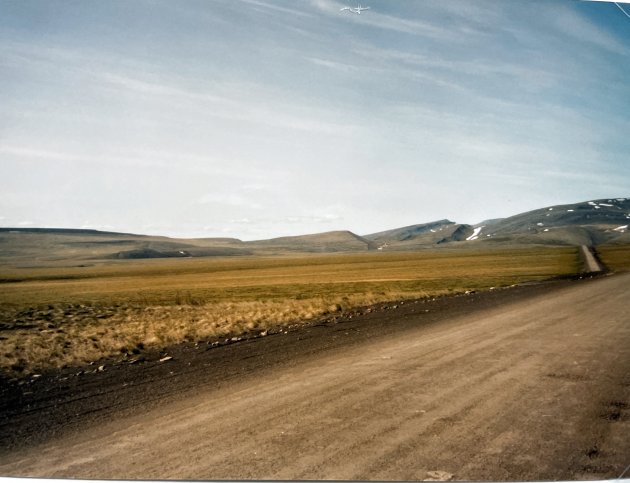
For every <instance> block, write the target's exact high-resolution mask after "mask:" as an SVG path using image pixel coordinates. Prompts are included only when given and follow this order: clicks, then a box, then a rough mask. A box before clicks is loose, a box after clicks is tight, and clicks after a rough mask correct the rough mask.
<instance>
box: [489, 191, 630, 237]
mask: <svg viewBox="0 0 630 483" xmlns="http://www.w3.org/2000/svg"><path fill="white" fill-rule="evenodd" d="M629 223H630V199H628V198H612V199H601V200H593V201H584V202H581V203H574V204H570V205H556V206H549V207H545V208H540V209H537V210H532V211H528V212H526V213H521V214H518V215H515V216H511V217H509V218H504V219H502V220H499V221H496V222H494V223H492V224H488V225H487V226H484V225H480V227H481V230H480V232H479V239H481V240H484V241H489V242H494V243H499V242H504V243H543V244H554V245H600V244H602V243H627V242H630V236H629V232H628V224H629Z"/></svg>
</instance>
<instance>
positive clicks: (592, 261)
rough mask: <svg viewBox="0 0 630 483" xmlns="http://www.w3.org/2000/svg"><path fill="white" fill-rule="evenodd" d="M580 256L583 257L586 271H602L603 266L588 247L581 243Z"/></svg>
mask: <svg viewBox="0 0 630 483" xmlns="http://www.w3.org/2000/svg"><path fill="white" fill-rule="evenodd" d="M580 249H581V250H582V256H583V257H584V264H585V265H586V271H587V272H589V273H599V272H603V271H604V267H602V266H601V264H600V263H599V262H598V261H597V259H596V258H595V257H594V256H593V253H592V252H591V250H590V248H589V247H587V246H586V245H581V246H580Z"/></svg>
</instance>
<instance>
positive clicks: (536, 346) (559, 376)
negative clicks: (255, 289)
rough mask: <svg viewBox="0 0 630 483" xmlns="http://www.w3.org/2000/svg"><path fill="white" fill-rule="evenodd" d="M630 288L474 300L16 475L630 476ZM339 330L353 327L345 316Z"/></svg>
mask: <svg viewBox="0 0 630 483" xmlns="http://www.w3.org/2000/svg"><path fill="white" fill-rule="evenodd" d="M629 294H630V274H620V275H613V276H610V277H599V278H594V279H589V280H582V281H580V282H575V283H572V284H569V285H566V286H564V287H563V288H559V289H556V290H550V291H548V292H544V293H540V294H537V295H536V296H534V297H529V298H527V299H523V300H517V301H513V302H511V303H504V304H498V305H496V306H489V307H485V308H483V309H480V310H475V309H474V308H473V304H470V305H471V309H470V310H469V311H467V312H463V313H460V314H458V315H455V316H452V317H445V318H444V319H442V320H439V321H436V322H435V323H432V324H424V325H423V324H419V325H418V326H416V327H412V328H409V329H408V330H406V331H404V332H402V333H392V334H390V335H388V336H387V337H375V338H370V339H367V340H365V341H363V342H362V343H361V344H357V345H354V346H348V347H344V348H343V350H334V351H331V352H327V353H320V354H316V355H314V356H313V357H312V358H307V359H304V360H301V361H297V362H296V363H295V364H293V365H286V366H283V367H278V368H276V369H275V370H270V371H260V372H259V373H258V374H257V375H256V377H255V378H250V379H245V380H237V381H232V382H231V383H230V384H224V385H218V386H217V387H213V388H208V387H205V388H204V387H199V389H198V390H197V391H196V392H195V393H193V394H191V396H190V397H186V398H182V399H180V400H175V401H170V402H168V401H167V402H165V403H164V404H162V405H160V406H159V407H154V408H150V409H147V410H146V411H143V412H141V413H138V414H135V415H132V416H129V417H119V418H112V419H111V420H109V421H104V422H101V423H99V424H97V425H93V426H87V427H85V428H84V430H83V431H80V432H78V433H76V434H70V435H67V436H64V437H60V438H56V439H55V440H52V441H49V442H47V443H45V444H41V445H36V446H32V447H29V448H24V449H20V450H16V451H13V452H7V453H5V454H2V455H0V474H1V475H6V476H8V475H16V476H45V477H75V478H97V479H103V478H109V479H136V478H140V479H185V480H218V479H272V480H284V479H297V480H306V479H337V480H353V479H358V480H369V479H375V480H390V479H394V480H422V479H427V478H434V479H451V478H452V479H454V480H468V481H484V480H485V481H497V480H499V481H510V480H517V481H547V480H551V481H554V480H576V479H577V480H593V479H595V480H597V479H612V478H617V477H618V476H619V475H621V474H622V473H623V471H624V468H626V467H627V465H628V463H629V462H630V461H629V460H628V458H629V455H630V374H629V373H628V367H630V311H629V306H628V303H627V300H628V295H629ZM463 300H467V299H463ZM470 300H472V299H470ZM426 307H429V306H428V305H427V306H426ZM408 317H409V318H410V319H414V318H421V317H422V316H421V315H420V314H417V315H415V314H409V315H408ZM359 329H360V327H359V326H357V329H356V330H359ZM335 330H336V331H335V332H334V334H335V337H340V338H343V337H347V336H346V335H345V332H344V330H345V329H344V326H343V325H341V326H339V327H337V328H336V329H335ZM348 337H349V335H348ZM242 363H243V362H242V361H239V360H236V361H234V364H242Z"/></svg>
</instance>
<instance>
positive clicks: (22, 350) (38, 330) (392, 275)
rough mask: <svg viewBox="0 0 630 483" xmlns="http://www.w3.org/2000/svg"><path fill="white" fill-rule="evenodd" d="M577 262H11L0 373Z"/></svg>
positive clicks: (445, 255)
mask: <svg viewBox="0 0 630 483" xmlns="http://www.w3.org/2000/svg"><path fill="white" fill-rule="evenodd" d="M616 256H617V255H616V252H615V251H614V250H612V249H611V251H610V252H606V257H610V259H611V260H612V259H613V258H614V257H616ZM580 269H581V261H580V258H579V255H578V250H577V248H572V247H564V248H557V247H556V248H551V247H533V248H521V249H496V248H495V249H493V250H492V251H490V250H474V251H473V250H448V249H441V250H435V251H429V250H427V251H420V252H406V253H405V252H402V253H401V252H397V253H380V252H378V253H376V252H371V253H361V254H340V255H305V256H300V257H288V256H287V257H274V258H263V257H257V258H255V257H251V258H244V257H243V258H196V259H195V258H191V259H160V260H143V261H130V260H126V261H108V262H97V263H95V264H94V266H89V267H85V266H81V267H57V268H54V267H53V268H51V267H49V268H12V269H9V268H7V269H3V270H2V276H1V277H0V278H1V279H2V283H0V288H1V292H0V370H2V371H4V372H8V373H13V374H17V373H22V374H24V373H32V372H35V371H41V370H45V369H48V368H54V367H61V366H64V365H80V364H84V363H86V362H89V361H96V360H98V359H101V358H103V357H107V356H112V355H116V354H118V355H119V356H121V357H124V354H128V355H129V356H132V354H133V353H138V352H139V351H142V350H146V349H151V348H153V349H159V348H163V347H166V346H168V345H171V344H174V343H178V342H182V341H196V340H208V339H213V338H217V337H233V336H237V335H242V334H247V333H248V334H264V333H265V331H267V330H269V329H272V328H274V327H278V326H282V325H287V324H293V323H299V322H300V321H307V320H309V319H312V318H316V317H320V316H323V315H326V314H330V313H335V312H340V311H343V310H348V309H350V308H353V307H358V306H365V305H370V304H373V303H378V302H384V301H393V300H404V299H412V298H422V297H430V296H436V295H442V294H449V293H458V292H463V291H466V290H484V289H489V288H490V287H503V286H509V285H512V284H516V283H522V282H525V281H536V280H543V279H547V278H550V277H553V276H556V275H566V274H572V273H576V272H579V271H580Z"/></svg>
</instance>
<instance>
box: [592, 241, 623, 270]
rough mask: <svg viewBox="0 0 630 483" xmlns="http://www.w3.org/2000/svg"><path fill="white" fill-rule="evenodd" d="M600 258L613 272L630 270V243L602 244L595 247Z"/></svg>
mask: <svg viewBox="0 0 630 483" xmlns="http://www.w3.org/2000/svg"><path fill="white" fill-rule="evenodd" d="M597 252H598V253H599V256H600V259H601V260H602V262H604V264H605V265H606V266H607V267H608V268H609V269H610V270H612V271H613V272H627V271H629V270H630V245H604V246H599V247H597Z"/></svg>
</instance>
